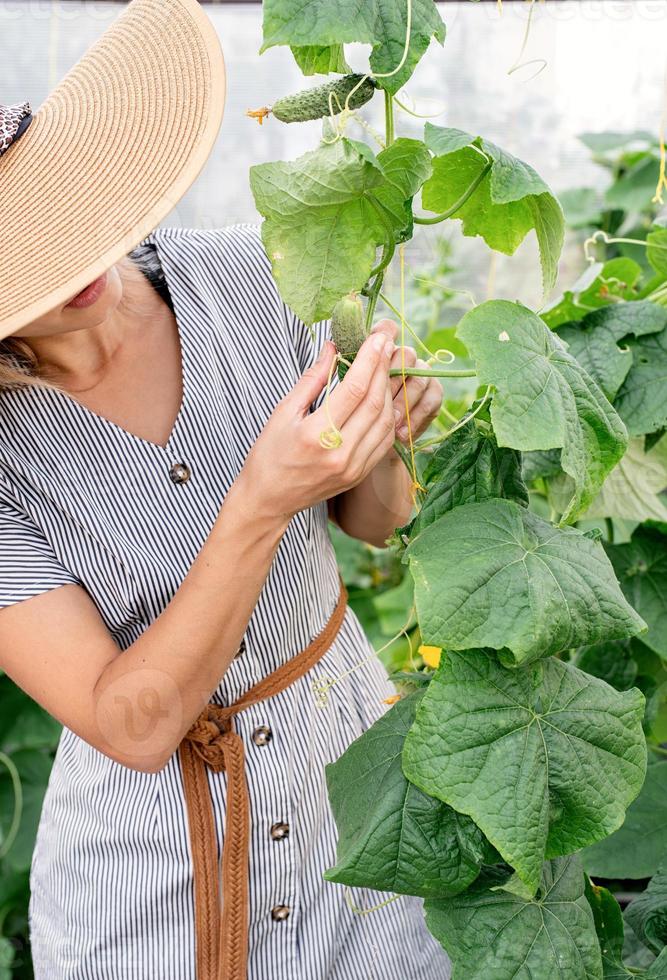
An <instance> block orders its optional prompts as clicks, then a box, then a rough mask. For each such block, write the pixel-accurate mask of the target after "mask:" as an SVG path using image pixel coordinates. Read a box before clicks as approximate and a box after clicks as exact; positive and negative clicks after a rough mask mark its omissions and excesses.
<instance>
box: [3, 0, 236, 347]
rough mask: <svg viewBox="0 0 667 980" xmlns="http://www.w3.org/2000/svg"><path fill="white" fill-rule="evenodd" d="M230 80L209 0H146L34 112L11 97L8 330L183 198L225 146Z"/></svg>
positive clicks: (74, 286)
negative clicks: (205, 4)
mask: <svg viewBox="0 0 667 980" xmlns="http://www.w3.org/2000/svg"><path fill="white" fill-rule="evenodd" d="M225 90H226V85H225V65H224V60H223V53H222V49H221V46H220V42H219V40H218V37H217V35H216V32H215V30H214V28H213V26H212V24H211V22H210V21H209V19H208V17H207V16H206V14H205V13H204V11H203V10H202V8H201V7H200V5H199V3H198V0H132V2H131V3H130V4H129V5H128V6H127V7H126V8H125V10H124V11H122V13H121V14H120V15H119V16H118V18H117V19H116V20H114V21H113V23H112V24H111V25H110V26H109V27H108V28H107V30H106V31H105V32H104V34H103V35H102V36H101V37H100V39H99V40H98V41H97V42H96V43H95V44H94V45H93V46H92V47H91V48H90V49H89V50H88V51H87V52H86V53H85V54H84V56H83V57H82V58H81V60H80V61H79V62H78V63H77V64H76V65H75V66H74V68H72V69H71V71H70V72H68V74H67V75H66V76H65V78H64V79H63V80H62V81H61V82H60V83H59V84H58V85H57V86H56V88H55V89H54V90H53V91H52V92H51V94H50V95H49V96H48V98H47V99H46V101H45V102H44V103H43V105H41V106H40V108H39V109H38V110H37V111H36V112H34V114H31V112H30V107H29V105H28V104H27V103H26V104H25V105H22V106H14V107H11V108H8V107H4V110H5V113H4V116H3V115H2V113H0V340H1V339H3V338H5V337H7V336H8V335H10V334H12V333H14V332H15V331H16V330H19V329H20V328H21V327H23V326H25V325H27V324H28V323H30V322H32V321H33V320H35V319H37V318H38V317H40V316H42V315H43V314H44V313H48V312H49V310H52V309H54V308H56V307H57V306H59V305H64V304H65V303H67V302H68V301H69V300H70V299H71V298H72V297H73V296H75V295H76V294H77V293H79V292H80V291H81V290H82V289H84V288H85V287H86V286H87V285H88V284H89V283H91V282H93V281H94V280H95V279H97V278H98V277H99V276H101V275H102V274H103V273H104V272H106V271H107V270H108V269H109V268H111V266H112V265H114V263H116V262H117V261H118V260H119V259H120V258H122V257H123V256H124V255H126V254H127V253H128V252H129V251H131V250H132V249H133V248H134V247H135V246H136V245H137V244H138V243H139V242H140V241H141V240H142V239H143V238H145V237H146V236H147V235H148V234H149V233H150V232H151V231H152V230H153V229H154V228H155V227H156V226H157V225H158V224H159V223H160V221H162V219H163V218H164V217H165V216H166V215H167V214H168V213H169V212H170V211H171V210H172V208H174V206H175V205H176V204H177V202H178V201H179V200H180V198H181V197H182V196H183V194H184V193H185V192H186V190H187V189H188V187H190V185H191V184H192V182H193V180H194V179H195V178H196V177H197V175H198V174H199V172H200V171H201V169H202V167H203V165H204V163H205V162H206V159H207V158H208V156H209V153H210V151H211V149H212V147H213V144H214V142H215V139H216V136H217V134H218V131H219V129H220V124H221V122H222V116H223V110H224V102H225ZM0 95H1V92H0Z"/></svg>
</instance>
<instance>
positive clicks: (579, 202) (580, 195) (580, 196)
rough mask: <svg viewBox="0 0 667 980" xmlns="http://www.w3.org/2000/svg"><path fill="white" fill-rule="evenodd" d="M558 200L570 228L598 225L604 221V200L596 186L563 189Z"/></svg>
mask: <svg viewBox="0 0 667 980" xmlns="http://www.w3.org/2000/svg"><path fill="white" fill-rule="evenodd" d="M558 200H559V201H560V205H561V207H562V209H563V214H564V215H565V222H566V224H567V225H568V226H569V227H570V228H590V227H597V226H598V225H599V224H601V222H602V201H601V199H600V194H599V193H598V191H597V190H596V189H595V188H594V187H577V188H573V189H572V190H568V191H561V192H560V193H559V195H558Z"/></svg>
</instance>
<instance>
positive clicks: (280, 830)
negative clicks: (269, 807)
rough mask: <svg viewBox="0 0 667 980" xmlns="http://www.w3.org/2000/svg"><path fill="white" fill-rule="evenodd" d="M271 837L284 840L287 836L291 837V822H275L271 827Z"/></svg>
mask: <svg viewBox="0 0 667 980" xmlns="http://www.w3.org/2000/svg"><path fill="white" fill-rule="evenodd" d="M271 837H272V838H273V840H284V839H285V838H286V837H289V824H288V823H274V825H273V826H272V827H271Z"/></svg>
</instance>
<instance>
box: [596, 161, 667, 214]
mask: <svg viewBox="0 0 667 980" xmlns="http://www.w3.org/2000/svg"><path fill="white" fill-rule="evenodd" d="M659 172H660V164H659V161H658V160H657V159H656V158H655V157H654V156H653V155H652V154H645V155H643V156H641V157H640V159H639V160H638V161H637V162H636V163H635V164H634V165H633V166H631V167H630V168H629V170H627V171H626V173H624V174H623V176H622V177H619V179H618V180H616V181H614V183H613V184H612V185H611V187H609V188H608V189H607V191H606V192H605V201H606V202H607V206H608V207H610V208H618V209H620V210H622V211H630V212H631V213H635V214H636V213H637V212H641V211H646V210H650V209H651V207H652V204H651V201H652V198H653V195H654V194H655V188H656V185H657V183H658V174H659Z"/></svg>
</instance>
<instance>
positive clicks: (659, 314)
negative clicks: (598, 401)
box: [558, 300, 667, 401]
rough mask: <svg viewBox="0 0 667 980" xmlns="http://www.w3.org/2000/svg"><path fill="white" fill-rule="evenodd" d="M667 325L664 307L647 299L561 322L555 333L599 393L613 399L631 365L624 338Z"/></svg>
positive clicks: (629, 350) (614, 305) (656, 330)
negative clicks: (590, 378) (597, 388)
mask: <svg viewBox="0 0 667 980" xmlns="http://www.w3.org/2000/svg"><path fill="white" fill-rule="evenodd" d="M665 326H667V309H665V308H664V307H662V306H656V304H655V303H650V302H649V301H648V300H643V301H637V302H634V303H614V304H612V305H610V306H605V307H602V308H601V309H599V310H594V311H593V312H592V313H589V314H588V315H587V316H585V317H584V318H583V319H582V320H581V321H580V322H578V323H564V324H562V325H561V326H559V327H558V335H559V336H560V337H561V339H562V340H564V341H565V343H566V344H567V346H568V350H569V352H570V354H572V356H573V357H576V359H577V360H578V361H579V363H580V364H581V366H582V367H583V368H585V370H586V371H588V373H589V374H590V376H591V377H592V378H595V380H596V381H597V383H598V384H599V385H600V387H601V388H602V390H603V392H604V393H605V395H606V396H607V398H609V399H610V400H612V401H613V399H614V398H615V397H616V394H617V393H618V389H619V388H620V387H621V385H622V384H623V382H624V381H625V378H626V376H627V374H628V371H629V370H630V368H631V366H632V360H633V352H632V349H631V348H630V347H628V346H627V345H626V344H621V341H622V339H623V338H624V337H628V336H631V335H632V336H634V337H640V336H643V335H644V334H649V333H657V332H658V331H660V330H662V329H663V328H664V327H665Z"/></svg>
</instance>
